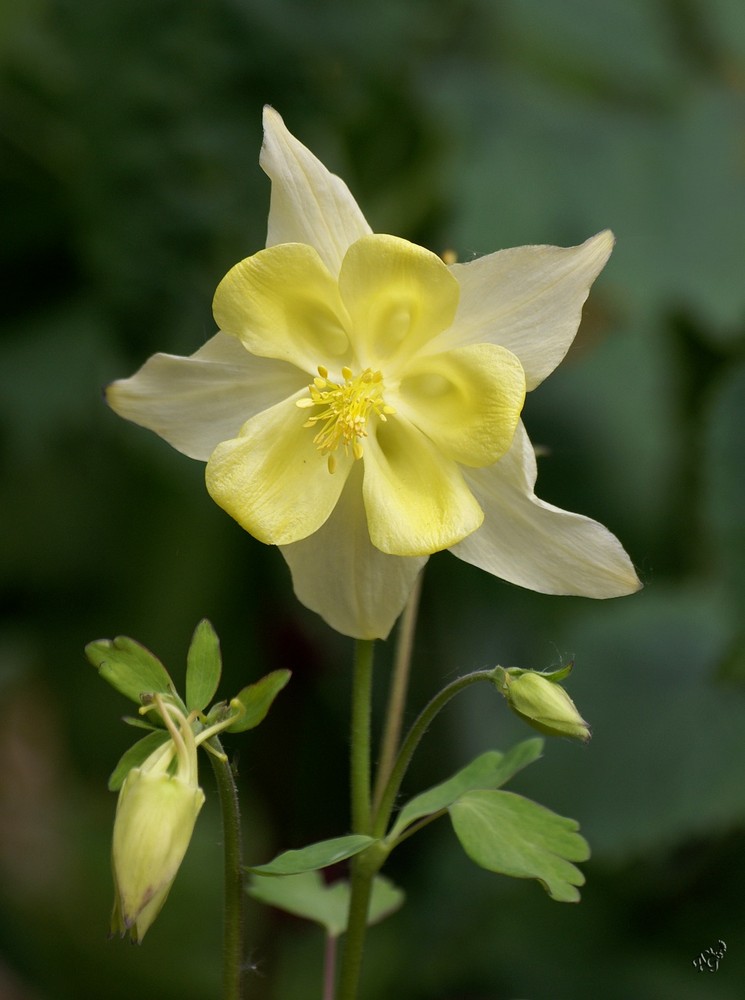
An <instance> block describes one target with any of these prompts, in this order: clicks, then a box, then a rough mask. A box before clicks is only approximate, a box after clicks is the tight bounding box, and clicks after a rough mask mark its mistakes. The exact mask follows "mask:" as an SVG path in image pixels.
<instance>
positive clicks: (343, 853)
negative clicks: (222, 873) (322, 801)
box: [248, 833, 377, 875]
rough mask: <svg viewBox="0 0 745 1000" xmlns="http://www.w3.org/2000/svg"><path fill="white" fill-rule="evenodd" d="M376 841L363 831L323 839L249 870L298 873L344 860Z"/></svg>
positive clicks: (258, 872) (277, 873)
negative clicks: (362, 832)
mask: <svg viewBox="0 0 745 1000" xmlns="http://www.w3.org/2000/svg"><path fill="white" fill-rule="evenodd" d="M375 843H377V841H376V840H375V838H374V837H367V836H365V835H364V834H361V833H352V834H350V835H349V836H347V837H333V838H332V839H331V840H321V841H319V842H318V843H317V844H309V845H308V846H307V847H301V848H300V849H299V850H297V851H285V852H284V853H283V854H278V855H277V857H276V858H274V860H273V861H270V862H269V863H268V864H265V865H256V866H254V867H252V868H249V869H248V871H250V872H253V873H254V874H255V875H297V874H299V873H300V872H309V871H314V870H315V869H317V868H326V867H327V866H328V865H333V864H336V862H337V861H344V860H346V859H347V858H351V857H352V856H353V855H355V854H359V853H360V852H361V851H364V850H365V848H367V847H370V845H371V844H375Z"/></svg>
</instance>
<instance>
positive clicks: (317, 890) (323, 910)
mask: <svg viewBox="0 0 745 1000" xmlns="http://www.w3.org/2000/svg"><path fill="white" fill-rule="evenodd" d="M248 893H249V895H250V896H252V897H253V898H254V899H256V900H258V901H259V902H261V903H266V904H267V905H269V906H276V907H277V908H278V909H280V910H285V911H286V912H287V913H294V914H295V916H298V917H304V918H305V919H306V920H312V921H315V923H318V924H321V926H322V927H324V928H325V929H326V933H327V934H328V935H329V936H330V937H338V936H339V935H340V934H342V933H343V932H344V930H345V929H346V925H347V913H348V911H349V894H350V891H349V882H347V881H346V880H344V879H340V880H337V881H336V882H332V883H330V884H328V885H327V884H326V883H325V882H324V881H323V879H322V877H321V875H320V874H319V873H318V872H317V871H306V872H301V873H298V874H296V875H286V876H285V877H284V878H266V877H261V876H257V877H254V878H253V879H252V880H251V884H250V886H249V888H248ZM403 902H404V893H403V891H402V890H401V889H399V888H398V887H397V886H395V885H394V884H393V883H392V882H391V881H390V879H387V878H386V877H385V876H384V875H378V876H376V878H375V880H374V881H373V887H372V893H371V896H370V908H369V911H368V918H367V922H368V925H372V924H377V923H379V922H380V921H381V920H384V919H385V918H386V917H388V916H390V914H392V913H395V911H396V910H398V909H399V907H400V906H402V905H403Z"/></svg>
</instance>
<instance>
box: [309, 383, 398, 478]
mask: <svg viewBox="0 0 745 1000" xmlns="http://www.w3.org/2000/svg"><path fill="white" fill-rule="evenodd" d="M341 374H342V377H343V378H344V382H343V383H341V384H340V383H338V382H332V381H331V380H330V379H329V373H328V369H327V368H324V366H323V365H319V366H318V375H317V376H316V378H314V379H313V381H312V382H311V384H310V385H309V386H308V392H309V393H310V396H309V397H308V396H306V397H305V398H303V399H299V400H298V401H297V406H299V407H300V408H301V409H306V408H308V407H311V406H321V407H323V409H322V410H321V412H320V413H317V414H314V415H313V416H312V417H309V418H308V420H306V421H305V423H304V424H303V427H315V425H316V424H319V423H320V424H322V426H321V428H320V430H319V431H318V433H317V434H316V436H315V437H314V438H313V443H314V444H315V445H316V447H317V448H318V450H319V451H320V453H321V454H322V455H327V456H328V469H329V472H333V471H334V469H335V468H336V457H335V455H334V452H335V451H336V449H337V448H338V447H339V445H343V446H344V454H345V455H348V454H349V449H350V448H351V449H352V454H353V455H354V457H355V458H362V443H361V441H360V438H363V437H367V420H368V418H369V416H370V412H371V411H372V412H373V413H375V414H376V415H377V416H378V417H380V419H381V420H386V415H390V414H392V413H395V412H396V411H395V410H394V409H393V407H392V406H388V405H387V404H386V403H385V401H384V400H383V374H382V372H379V371H376V372H374V371H373V370H372V368H366V369H365V370H364V371H363V372H361V373H360V374H359V375H353V374H352V369H351V368H347V367H344V368H342V370H341Z"/></svg>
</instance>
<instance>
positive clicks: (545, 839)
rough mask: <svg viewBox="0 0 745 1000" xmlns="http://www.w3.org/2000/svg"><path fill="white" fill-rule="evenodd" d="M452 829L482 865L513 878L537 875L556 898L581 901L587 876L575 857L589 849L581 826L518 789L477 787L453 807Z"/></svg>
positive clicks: (585, 855) (587, 853)
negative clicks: (477, 788)
mask: <svg viewBox="0 0 745 1000" xmlns="http://www.w3.org/2000/svg"><path fill="white" fill-rule="evenodd" d="M449 812H450V819H451V821H452V824H453V829H454V830H455V834H456V836H457V837H458V840H459V841H460V843H461V845H462V847H463V849H464V851H465V852H466V854H467V855H468V856H469V858H471V860H472V861H475V862H476V864H477V865H480V866H481V867H482V868H486V869H488V870H489V871H492V872H498V873H500V874H502V875H510V876H512V877H513V878H535V879H538V881H539V882H540V883H541V884H542V885H543V887H544V888H545V889H546V891H547V892H548V894H549V895H550V896H551V897H552V899H556V900H558V901H559V902H563V903H574V902H577V900H579V891H578V890H577V886H579V885H584V881H585V877H584V875H583V874H582V872H581V871H580V870H579V869H578V868H576V867H575V866H574V865H573V864H572V862H573V861H586V860H587V859H588V858H589V856H590V848H589V846H588V844H587V841H586V840H585V839H584V837H582V836H580V834H579V833H577V830H578V829H579V824H578V823H577V822H576V821H575V820H573V819H567V818H565V817H564V816H558V815H557V814H556V813H554V812H551V810H550V809H546V808H545V806H541V805H538V804H537V803H536V802H531V801H530V799H526V798H523V797H522V796H521V795H515V794H514V793H513V792H502V791H474V792H468V793H467V794H466V795H463V796H462V797H461V798H460V799H458V801H457V802H454V803H453V804H452V805H451V806H450V808H449Z"/></svg>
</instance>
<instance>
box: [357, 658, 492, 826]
mask: <svg viewBox="0 0 745 1000" xmlns="http://www.w3.org/2000/svg"><path fill="white" fill-rule="evenodd" d="M479 681H489V682H490V683H493V682H494V671H493V670H476V671H474V672H473V673H471V674H466V675H465V677H459V678H458V679H457V680H454V681H453V682H452V683H451V684H448V685H447V687H444V688H443V689H442V691H440V692H439V693H438V694H436V695H435V696H434V698H433V699H432V700H431V701H430V702H429V704H428V705H426V706H425V707H424V708H423V709H422V711H421V712H420V713H419V716H418V717H417V719H416V721H415V722H414V724H413V725H412V727H411V729H410V730H409V732H408V733H407V735H406V739H405V740H404V742H403V744H402V746H401V749H400V750H399V752H398V756H397V757H396V762H395V764H394V765H393V770H392V771H391V776H390V778H389V779H388V784H387V785H386V787H385V790H384V791H383V795H382V797H381V800H380V807H379V808H378V810H377V813H376V815H375V821H374V825H373V830H372V835H373V836H374V837H384V836H385V831H386V829H387V827H388V821H389V820H390V818H391V813H392V812H393V806H394V803H395V801H396V796H397V795H398V792H399V789H400V788H401V782H402V781H403V779H404V775H405V774H406V769H407V768H408V766H409V764H410V763H411V758H412V757H413V756H414V751H415V750H416V748H417V747H418V746H419V742H420V740H421V739H422V737H423V736H424V734H425V733H426V731H427V729H428V728H429V727H430V725H431V724H432V722H433V720H434V718H435V716H436V715H437V714H438V713H439V712H440V711H442V709H443V708H444V707H445V705H447V703H448V702H449V701H450V699H451V698H454V697H455V695H456V694H459V693H460V692H461V691H464V690H465V689H466V688H467V687H470V686H471V684H478V683H479Z"/></svg>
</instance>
